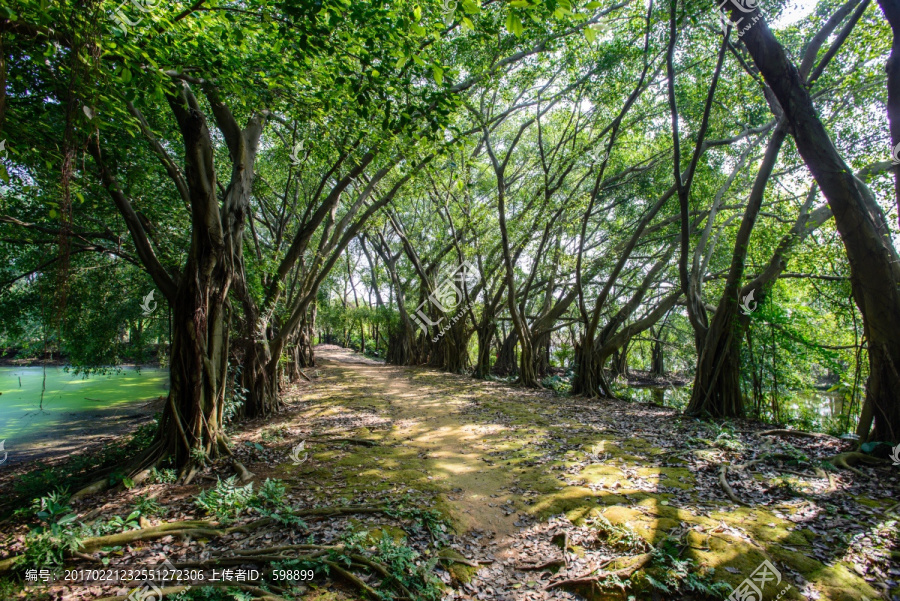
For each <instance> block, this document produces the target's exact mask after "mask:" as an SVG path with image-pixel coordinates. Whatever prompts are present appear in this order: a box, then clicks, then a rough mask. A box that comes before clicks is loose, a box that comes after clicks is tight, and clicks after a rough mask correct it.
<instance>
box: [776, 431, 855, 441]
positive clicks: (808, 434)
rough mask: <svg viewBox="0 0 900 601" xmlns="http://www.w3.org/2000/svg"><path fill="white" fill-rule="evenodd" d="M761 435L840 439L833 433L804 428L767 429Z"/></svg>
mask: <svg viewBox="0 0 900 601" xmlns="http://www.w3.org/2000/svg"><path fill="white" fill-rule="evenodd" d="M759 435H760V436H806V437H807V438H830V439H832V440H838V439H837V438H835V437H834V436H832V435H831V434H822V433H821V432H804V431H802V430H766V431H765V432H760V433H759Z"/></svg>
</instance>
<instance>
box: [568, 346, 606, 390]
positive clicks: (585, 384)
mask: <svg viewBox="0 0 900 601" xmlns="http://www.w3.org/2000/svg"><path fill="white" fill-rule="evenodd" d="M606 357H608V355H606V356H603V357H602V358H601V356H600V354H599V353H597V352H596V351H595V349H594V340H593V339H592V338H589V337H587V336H583V337H582V338H581V342H580V344H578V345H577V346H576V347H575V376H574V377H573V378H572V394H575V395H580V396H586V397H588V398H598V397H608V398H614V395H613V393H612V388H611V387H610V385H609V381H608V380H607V379H606V373H605V372H604V371H603V364H604V363H606Z"/></svg>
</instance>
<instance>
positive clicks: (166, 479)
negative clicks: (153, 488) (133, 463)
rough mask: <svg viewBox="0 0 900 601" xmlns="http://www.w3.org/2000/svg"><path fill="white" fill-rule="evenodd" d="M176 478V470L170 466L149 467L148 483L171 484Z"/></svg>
mask: <svg viewBox="0 0 900 601" xmlns="http://www.w3.org/2000/svg"><path fill="white" fill-rule="evenodd" d="M176 480H178V472H177V471H176V470H174V469H172V468H162V469H157V468H155V467H152V468H150V475H149V476H148V477H147V482H148V483H149V484H173V483H174V482H175V481H176Z"/></svg>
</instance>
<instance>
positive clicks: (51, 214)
mask: <svg viewBox="0 0 900 601" xmlns="http://www.w3.org/2000/svg"><path fill="white" fill-rule="evenodd" d="M56 214H57V213H56V209H50V219H56Z"/></svg>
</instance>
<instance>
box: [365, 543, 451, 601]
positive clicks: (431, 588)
mask: <svg viewBox="0 0 900 601" xmlns="http://www.w3.org/2000/svg"><path fill="white" fill-rule="evenodd" d="M376 559H377V560H378V562H379V563H382V564H383V565H385V566H386V567H387V568H388V572H389V577H388V578H386V579H385V583H384V584H385V585H387V586H394V585H399V586H401V587H403V588H406V589H407V590H409V591H410V592H412V594H413V598H415V599H421V600H422V601H438V599H440V598H441V582H440V580H439V579H438V578H437V577H436V576H435V575H434V568H435V566H436V565H437V562H438V557H437V556H435V557H432V558H431V559H429V560H427V561H424V560H422V558H421V556H420V555H419V553H418V551H415V550H414V549H411V548H410V547H408V546H407V545H404V544H398V543H397V542H395V541H394V539H393V537H391V536H390V535H389V534H388V533H387V532H386V531H382V533H381V540H379V541H378V546H377V555H376ZM393 598H394V596H393V595H391V594H388V593H387V592H386V591H383V592H382V599H393Z"/></svg>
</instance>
